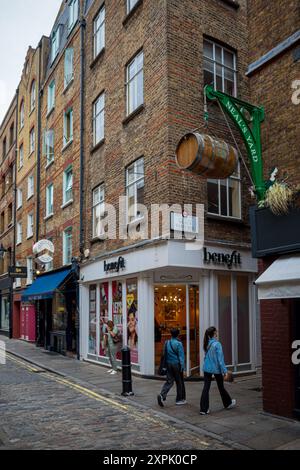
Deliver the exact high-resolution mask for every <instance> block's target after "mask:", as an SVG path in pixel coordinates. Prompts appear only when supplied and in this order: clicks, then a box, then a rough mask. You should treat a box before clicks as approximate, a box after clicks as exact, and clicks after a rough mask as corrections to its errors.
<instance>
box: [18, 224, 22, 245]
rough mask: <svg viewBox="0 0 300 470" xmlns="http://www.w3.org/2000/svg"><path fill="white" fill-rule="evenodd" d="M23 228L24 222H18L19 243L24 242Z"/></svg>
mask: <svg viewBox="0 0 300 470" xmlns="http://www.w3.org/2000/svg"><path fill="white" fill-rule="evenodd" d="M22 237H23V229H22V222H17V245H19V244H20V243H22Z"/></svg>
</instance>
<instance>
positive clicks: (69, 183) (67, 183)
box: [63, 166, 73, 204]
mask: <svg viewBox="0 0 300 470" xmlns="http://www.w3.org/2000/svg"><path fill="white" fill-rule="evenodd" d="M72 199H73V168H72V166H69V167H68V168H67V169H66V170H65V171H64V180H63V204H67V203H68V202H70V201H72Z"/></svg>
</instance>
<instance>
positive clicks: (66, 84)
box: [62, 77, 74, 95]
mask: <svg viewBox="0 0 300 470" xmlns="http://www.w3.org/2000/svg"><path fill="white" fill-rule="evenodd" d="M73 83H74V77H72V78H71V80H70V81H69V82H68V83H65V88H64V91H63V92H62V94H63V95H64V94H65V93H67V91H68V89H69V88H70V87H71V86H72V84H73Z"/></svg>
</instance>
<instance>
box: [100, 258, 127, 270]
mask: <svg viewBox="0 0 300 470" xmlns="http://www.w3.org/2000/svg"><path fill="white" fill-rule="evenodd" d="M125 268H126V264H125V259H124V258H123V257H122V256H120V258H119V259H118V261H115V262H112V263H107V262H106V261H104V272H105V273H111V272H115V273H118V272H120V270H121V269H125Z"/></svg>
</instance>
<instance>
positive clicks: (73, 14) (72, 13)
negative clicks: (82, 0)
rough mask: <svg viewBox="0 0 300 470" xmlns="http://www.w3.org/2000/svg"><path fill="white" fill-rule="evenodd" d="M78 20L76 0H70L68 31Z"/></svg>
mask: <svg viewBox="0 0 300 470" xmlns="http://www.w3.org/2000/svg"><path fill="white" fill-rule="evenodd" d="M77 20H78V0H71V2H70V4H69V31H70V30H71V29H72V28H73V26H74V25H75V23H76V21H77Z"/></svg>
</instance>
